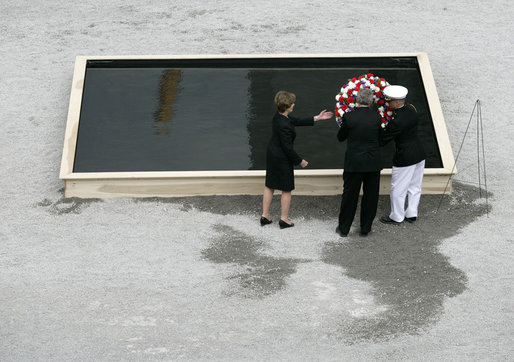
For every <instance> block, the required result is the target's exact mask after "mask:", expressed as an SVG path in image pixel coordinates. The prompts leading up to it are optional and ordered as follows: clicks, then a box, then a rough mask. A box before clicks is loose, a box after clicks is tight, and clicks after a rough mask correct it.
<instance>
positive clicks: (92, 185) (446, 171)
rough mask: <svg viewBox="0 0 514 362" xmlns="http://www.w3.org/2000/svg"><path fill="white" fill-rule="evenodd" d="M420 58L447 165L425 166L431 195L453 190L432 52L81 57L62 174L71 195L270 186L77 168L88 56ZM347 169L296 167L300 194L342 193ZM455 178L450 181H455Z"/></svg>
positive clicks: (240, 190) (219, 174) (213, 176)
mask: <svg viewBox="0 0 514 362" xmlns="http://www.w3.org/2000/svg"><path fill="white" fill-rule="evenodd" d="M399 56H401V57H416V58H417V60H418V64H419V68H420V71H421V77H422V80H423V84H424V87H425V93H426V95H427V100H428V105H429V109H430V113H431V116H432V121H433V124H434V130H435V135H436V138H437V143H438V145H439V151H440V154H441V159H442V164H443V167H442V168H428V169H425V173H424V178H423V190H422V192H423V193H425V194H441V193H443V192H444V191H445V190H446V192H451V176H452V172H453V173H455V170H454V164H455V161H454V158H453V152H452V148H451V144H450V140H449V137H448V132H447V130H446V124H445V121H444V117H443V113H442V110H441V104H440V102H439V97H438V95H437V90H436V87H435V82H434V78H433V75H432V70H431V68H430V64H429V61H428V55H427V54H426V53H402V54H315V55H306V54H287V55H283V54H274V55H254V54H251V55H248V54H247V55H229V56H227V55H162V56H148V55H144V56H141V55H140V56H78V57H77V58H76V61H75V70H74V74H73V84H72V89H71V96H70V105H69V110H68V120H67V124H66V133H65V138H64V147H63V154H62V162H61V172H60V178H61V179H62V180H64V189H65V197H79V198H111V197H174V196H194V195H242V194H243V195H244V194H247V195H259V194H262V191H263V188H264V176H265V171H262V170H258V171H257V170H244V171H162V172H99V173H74V172H73V162H74V158H75V148H76V145H77V135H78V128H79V118H80V110H81V102H82V93H83V86H84V78H85V72H86V64H87V61H88V60H116V59H134V60H137V59H217V58H218V59H219V58H310V57H317V58H320V57H327V58H331V57H334V58H347V57H349V58H352V57H375V58H376V57H399ZM342 173H343V170H342V169H331V170H303V169H299V170H295V184H296V189H295V191H294V193H295V194H296V195H336V194H341V192H342ZM449 181H450V182H449ZM390 183H391V169H384V170H383V171H382V174H381V183H380V185H381V186H380V193H381V194H388V193H389V190H390Z"/></svg>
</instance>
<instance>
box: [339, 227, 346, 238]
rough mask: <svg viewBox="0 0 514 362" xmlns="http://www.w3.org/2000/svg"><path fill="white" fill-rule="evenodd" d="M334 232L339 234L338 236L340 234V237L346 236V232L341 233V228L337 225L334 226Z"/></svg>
mask: <svg viewBox="0 0 514 362" xmlns="http://www.w3.org/2000/svg"><path fill="white" fill-rule="evenodd" d="M336 233H338V234H339V236H340V237H342V238H345V237H347V236H348V233H343V232H342V231H341V229H340V228H339V226H338V227H336Z"/></svg>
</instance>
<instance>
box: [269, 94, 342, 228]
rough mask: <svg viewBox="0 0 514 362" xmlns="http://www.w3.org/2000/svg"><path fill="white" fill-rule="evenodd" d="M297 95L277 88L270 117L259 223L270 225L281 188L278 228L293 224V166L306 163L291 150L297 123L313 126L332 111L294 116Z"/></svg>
mask: <svg viewBox="0 0 514 362" xmlns="http://www.w3.org/2000/svg"><path fill="white" fill-rule="evenodd" d="M295 101H296V96H295V95H294V94H293V93H289V92H286V91H279V92H278V93H277V94H276V95H275V105H276V106H277V113H275V115H274V116H273V121H272V135H271V140H270V142H269V144H268V148H267V152H266V186H265V187H264V194H263V198H262V215H261V220H260V222H261V225H262V226H264V225H267V224H271V219H270V217H269V208H270V206H271V201H272V200H273V193H274V192H275V190H281V191H282V196H281V198H280V206H281V216H280V221H279V225H280V228H281V229H283V228H288V227H291V226H294V224H293V223H292V222H291V221H289V218H288V214H289V206H290V204H291V191H292V190H294V171H293V168H294V166H298V165H300V166H301V167H302V168H304V167H306V166H307V165H308V162H307V161H305V160H304V159H303V158H301V157H300V156H299V155H298V154H297V153H296V151H295V150H294V140H295V138H296V132H295V127H296V126H313V125H314V122H317V121H319V120H321V119H329V118H331V117H332V115H333V113H332V112H327V111H326V110H323V111H321V113H320V114H318V115H317V116H314V117H310V118H296V117H292V116H290V115H289V114H290V113H291V112H292V111H293V108H294V106H295V104H294V102H295Z"/></svg>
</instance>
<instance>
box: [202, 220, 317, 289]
mask: <svg viewBox="0 0 514 362" xmlns="http://www.w3.org/2000/svg"><path fill="white" fill-rule="evenodd" d="M214 230H215V231H216V233H217V234H218V235H217V236H216V237H214V238H212V240H211V242H210V245H209V247H207V248H206V249H204V250H203V251H202V257H203V258H204V259H205V260H209V261H211V262H213V263H216V264H226V263H227V264H234V265H235V266H236V268H235V269H236V270H235V271H234V272H233V273H232V274H231V275H230V276H228V277H227V279H228V280H233V281H235V282H236V285H235V286H234V288H232V289H230V290H228V291H226V292H225V294H227V295H229V296H232V295H239V296H243V297H246V298H264V297H266V296H269V295H271V294H274V293H276V292H278V291H280V290H282V289H284V288H285V287H286V284H287V278H288V277H289V276H290V275H292V274H294V273H295V272H296V269H297V265H298V264H299V263H303V262H308V261H310V260H303V259H294V258H278V257H273V256H269V255H265V254H264V253H263V249H265V248H266V243H265V242H264V241H262V240H259V239H257V238H255V237H253V236H251V235H248V234H245V233H242V232H240V231H237V230H235V229H233V228H232V227H230V226H226V225H221V224H218V225H215V226H214Z"/></svg>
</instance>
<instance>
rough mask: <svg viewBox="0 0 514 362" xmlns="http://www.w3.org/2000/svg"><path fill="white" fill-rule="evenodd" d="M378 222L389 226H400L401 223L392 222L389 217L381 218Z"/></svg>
mask: <svg viewBox="0 0 514 362" xmlns="http://www.w3.org/2000/svg"><path fill="white" fill-rule="evenodd" d="M380 222H382V223H384V224H391V225H400V224H401V222H398V221H394V220H393V219H391V218H390V217H389V216H382V217H381V218H380Z"/></svg>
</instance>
